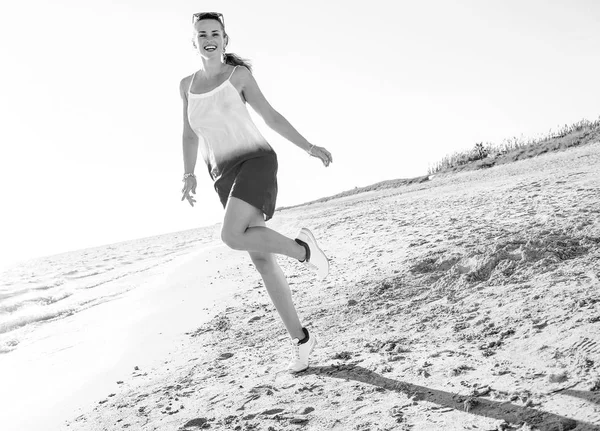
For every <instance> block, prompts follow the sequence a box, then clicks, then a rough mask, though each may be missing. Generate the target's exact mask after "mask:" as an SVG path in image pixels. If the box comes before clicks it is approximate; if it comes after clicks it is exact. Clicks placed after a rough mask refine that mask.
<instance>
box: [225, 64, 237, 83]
mask: <svg viewBox="0 0 600 431" xmlns="http://www.w3.org/2000/svg"><path fill="white" fill-rule="evenodd" d="M237 68H238V67H237V66H234V67H233V70H232V71H231V74H230V75H229V78H227V80H228V81H229V80H230V79H231V77H232V76H233V73H234V72H235V69H237Z"/></svg>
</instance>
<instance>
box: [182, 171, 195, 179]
mask: <svg viewBox="0 0 600 431" xmlns="http://www.w3.org/2000/svg"><path fill="white" fill-rule="evenodd" d="M189 177H194V178H196V175H194V174H193V173H187V174H183V180H182V181H185V180H187V179H188V178H189Z"/></svg>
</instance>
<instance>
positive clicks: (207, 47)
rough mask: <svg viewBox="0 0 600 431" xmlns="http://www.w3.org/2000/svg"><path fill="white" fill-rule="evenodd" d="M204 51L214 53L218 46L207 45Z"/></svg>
mask: <svg viewBox="0 0 600 431" xmlns="http://www.w3.org/2000/svg"><path fill="white" fill-rule="evenodd" d="M204 49H205V50H206V51H208V52H213V51H214V50H216V49H217V45H206V46H205V47H204Z"/></svg>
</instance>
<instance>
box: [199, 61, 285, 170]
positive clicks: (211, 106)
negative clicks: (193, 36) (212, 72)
mask: <svg viewBox="0 0 600 431" xmlns="http://www.w3.org/2000/svg"><path fill="white" fill-rule="evenodd" d="M236 69H237V66H236V67H235V68H234V69H233V71H232V72H231V75H229V77H228V78H227V80H226V81H225V82H223V83H222V84H221V85H219V86H218V87H217V88H215V89H213V90H211V91H209V92H207V93H202V94H194V93H192V92H191V88H192V84H193V83H194V77H195V76H196V73H194V74H193V75H192V79H191V80H190V86H189V88H188V108H187V115H188V121H189V123H190V126H191V128H192V130H194V132H195V133H196V135H198V138H199V141H200V142H199V149H200V153H201V154H202V157H203V159H204V161H205V162H206V165H207V167H208V171H209V173H210V176H211V177H212V179H213V180H215V181H216V180H218V179H219V178H220V177H221V176H223V175H225V174H227V173H228V172H229V171H230V170H231V169H232V168H233V167H235V166H237V165H238V164H239V163H242V162H243V161H245V160H248V159H250V158H253V157H257V156H259V155H261V154H264V153H265V152H268V153H274V151H273V149H272V148H271V146H270V145H269V143H268V142H267V141H266V140H265V138H264V137H263V136H262V134H261V133H260V131H259V130H258V128H257V127H256V125H255V124H254V122H253V121H252V118H251V117H250V113H249V112H248V109H247V108H246V104H245V103H244V101H243V100H242V97H241V95H240V94H239V93H238V91H237V89H236V88H235V87H234V85H233V84H232V83H231V82H230V80H231V77H232V76H233V74H234V72H235V71H236Z"/></svg>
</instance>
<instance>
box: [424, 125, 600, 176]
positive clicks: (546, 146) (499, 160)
mask: <svg viewBox="0 0 600 431" xmlns="http://www.w3.org/2000/svg"><path fill="white" fill-rule="evenodd" d="M599 139H600V117H599V118H598V119H597V120H595V121H588V120H581V121H579V122H577V123H574V124H571V125H565V126H563V127H561V128H560V129H558V130H557V131H555V132H554V131H552V130H550V131H549V132H548V133H547V134H545V135H542V136H540V137H537V138H528V139H525V138H517V137H514V138H509V139H505V140H504V141H503V142H501V143H500V144H493V143H490V142H485V143H484V142H478V143H476V144H475V147H474V148H472V149H471V150H467V151H462V152H457V153H454V154H452V155H449V156H446V157H444V158H443V159H442V160H441V161H439V162H437V163H435V164H433V166H430V167H429V169H428V173H429V175H433V174H437V173H442V172H456V171H461V170H474V169H481V168H489V167H492V166H495V165H501V164H504V163H510V162H515V161H517V160H521V159H527V158H530V157H535V156H539V155H540V154H544V153H547V152H552V151H559V150H564V149H567V148H570V147H576V146H579V145H584V144H588V143H590V142H595V141H598V140H599Z"/></svg>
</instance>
